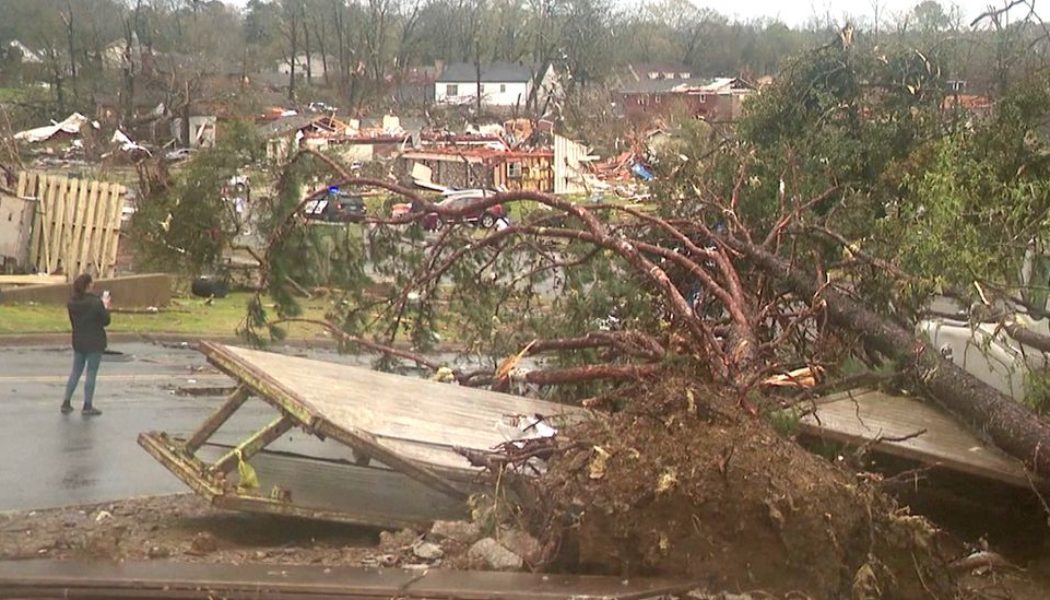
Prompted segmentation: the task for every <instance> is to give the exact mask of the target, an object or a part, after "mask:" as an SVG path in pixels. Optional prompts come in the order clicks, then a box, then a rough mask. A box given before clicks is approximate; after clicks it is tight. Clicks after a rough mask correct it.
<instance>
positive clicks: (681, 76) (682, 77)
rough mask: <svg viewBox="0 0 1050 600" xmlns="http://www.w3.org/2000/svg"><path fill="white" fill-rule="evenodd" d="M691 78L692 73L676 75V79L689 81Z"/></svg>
mask: <svg viewBox="0 0 1050 600" xmlns="http://www.w3.org/2000/svg"><path fill="white" fill-rule="evenodd" d="M691 76H692V73H679V74H678V78H679V79H689V78H690V77H691Z"/></svg>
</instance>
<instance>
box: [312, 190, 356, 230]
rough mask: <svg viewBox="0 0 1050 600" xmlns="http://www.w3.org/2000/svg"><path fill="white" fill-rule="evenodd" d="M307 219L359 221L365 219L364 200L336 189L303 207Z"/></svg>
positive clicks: (330, 221) (331, 221)
mask: <svg viewBox="0 0 1050 600" xmlns="http://www.w3.org/2000/svg"><path fill="white" fill-rule="evenodd" d="M303 212H304V213H305V214H306V218H307V219H312V220H315V221H327V222H329V223H360V222H361V221H364V220H365V216H366V215H367V213H366V211H365V201H364V199H363V198H361V196H358V195H356V194H349V193H347V192H343V191H339V190H336V189H331V190H328V193H327V194H326V195H325V196H324V197H322V198H319V199H317V200H311V201H310V202H307V203H306V206H305V207H303Z"/></svg>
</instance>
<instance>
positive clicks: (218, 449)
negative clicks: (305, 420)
mask: <svg viewBox="0 0 1050 600" xmlns="http://www.w3.org/2000/svg"><path fill="white" fill-rule="evenodd" d="M139 445H141V446H142V447H143V448H145V449H146V450H147V451H148V452H149V453H150V454H151V455H153V456H154V457H155V458H157V459H158V461H159V462H161V464H163V465H164V466H165V467H166V468H168V470H170V471H171V472H172V473H174V474H175V475H176V476H177V477H179V479H181V480H183V483H186V484H187V485H188V486H189V487H190V488H191V489H193V490H194V491H196V492H197V493H198V494H200V495H202V496H204V497H205V498H206V499H207V500H209V501H210V502H211V503H212V504H213V505H215V506H216V507H220V508H226V509H232V510H244V511H248V512H257V513H266V514H278V515H287V516H297V517H304V518H317V519H324V520H329V521H336V522H343V523H349V524H353V525H365V526H371V527H384V528H392V529H400V528H404V527H424V528H425V527H427V526H429V525H430V524H431V523H433V522H434V521H436V520H458V519H466V518H467V517H468V516H469V509H468V507H467V504H466V503H465V502H462V501H460V500H456V499H454V498H450V497H448V496H446V495H444V494H441V493H439V492H437V491H435V490H432V489H430V488H428V487H427V486H425V485H423V484H421V483H419V482H417V481H414V480H412V479H411V478H409V477H408V476H407V475H405V474H403V473H399V472H397V471H393V470H391V469H387V468H384V467H382V466H361V465H355V464H351V463H348V462H340V461H333V460H324V459H318V458H311V457H303V456H293V455H288V454H283V453H278V452H268V451H263V452H260V453H259V454H256V455H255V456H252V457H251V458H250V459H249V461H248V462H249V464H251V466H252V467H253V468H254V469H255V472H256V475H257V476H258V478H259V484H260V485H259V488H257V489H256V490H249V491H241V490H238V489H236V488H235V487H234V486H233V485H230V486H226V489H224V488H223V487H222V486H219V485H217V484H216V482H214V481H212V480H210V479H209V478H208V476H207V464H206V463H210V462H214V461H215V460H216V459H218V458H219V457H221V456H222V455H223V454H225V453H226V452H227V451H228V450H230V447H227V446H219V445H211V444H209V445H205V446H203V447H202V448H201V449H200V450H199V451H198V453H197V458H193V457H190V456H188V455H187V454H186V453H184V452H183V451H182V449H183V448H182V446H181V441H179V440H174V439H172V438H168V437H167V436H165V435H162V434H157V433H147V434H142V435H141V436H140V437H139ZM202 461H203V462H202ZM231 479H232V482H233V483H236V481H237V477H236V475H233V476H231ZM275 490H280V491H281V494H280V499H275V498H274V497H272V496H273V495H274V494H273V493H274V491H275Z"/></svg>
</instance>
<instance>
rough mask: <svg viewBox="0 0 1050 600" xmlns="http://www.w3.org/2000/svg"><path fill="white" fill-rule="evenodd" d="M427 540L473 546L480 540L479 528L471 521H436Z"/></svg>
mask: <svg viewBox="0 0 1050 600" xmlns="http://www.w3.org/2000/svg"><path fill="white" fill-rule="evenodd" d="M427 538H428V539H433V540H436V541H445V540H451V541H453V542H456V543H459V544H473V543H474V542H476V541H478V540H479V539H481V528H480V527H478V525H477V523H474V522H473V521H436V522H435V523H434V525H433V527H431V528H430V533H429V534H428V535H427Z"/></svg>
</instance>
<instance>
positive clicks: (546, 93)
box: [434, 62, 562, 108]
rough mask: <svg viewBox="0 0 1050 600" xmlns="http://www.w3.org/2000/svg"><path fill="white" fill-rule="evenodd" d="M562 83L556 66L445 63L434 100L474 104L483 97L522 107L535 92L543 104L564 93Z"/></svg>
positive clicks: (487, 103)
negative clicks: (540, 67) (535, 66)
mask: <svg viewBox="0 0 1050 600" xmlns="http://www.w3.org/2000/svg"><path fill="white" fill-rule="evenodd" d="M561 89H562V88H561V83H560V81H559V80H558V75H557V72H556V71H555V70H554V67H553V66H550V65H548V66H547V68H546V69H538V70H534V69H533V68H532V67H529V66H528V65H525V64H522V63H514V62H492V63H487V64H483V65H481V66H480V68H479V67H478V66H477V65H473V64H470V63H451V64H449V65H447V66H445V68H444V70H443V71H442V73H441V75H440V76H439V77H438V78H437V80H436V81H435V82H434V102H435V103H436V104H445V105H452V106H457V105H471V104H475V103H476V102H477V101H478V97H479V96H480V98H481V104H482V105H484V106H488V107H508V108H510V107H522V108H524V107H525V106H526V105H527V104H528V102H529V99H530V98H531V97H532V96H533V93H534V90H535V94H536V99H537V100H538V103H539V104H540V105H543V103H544V102H546V101H547V99H548V98H552V99H558V98H560V97H561Z"/></svg>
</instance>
